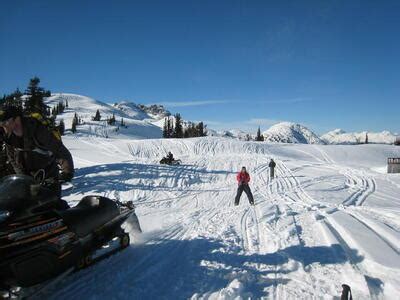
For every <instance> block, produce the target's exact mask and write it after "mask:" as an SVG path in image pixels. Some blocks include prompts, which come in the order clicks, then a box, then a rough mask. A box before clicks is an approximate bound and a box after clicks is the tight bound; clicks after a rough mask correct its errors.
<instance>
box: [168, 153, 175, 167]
mask: <svg viewBox="0 0 400 300" xmlns="http://www.w3.org/2000/svg"><path fill="white" fill-rule="evenodd" d="M167 160H168V163H170V164H172V162H173V161H174V155H173V154H172V152H171V151H169V152H168V154H167Z"/></svg>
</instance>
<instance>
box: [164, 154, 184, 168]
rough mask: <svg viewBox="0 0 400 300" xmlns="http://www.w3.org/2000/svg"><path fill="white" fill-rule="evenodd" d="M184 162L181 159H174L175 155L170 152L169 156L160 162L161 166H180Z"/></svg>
mask: <svg viewBox="0 0 400 300" xmlns="http://www.w3.org/2000/svg"><path fill="white" fill-rule="evenodd" d="M181 163H182V161H181V160H180V159H174V155H173V154H172V153H171V151H170V152H168V154H167V156H165V157H163V158H162V159H161V160H160V164H166V165H180V164H181Z"/></svg>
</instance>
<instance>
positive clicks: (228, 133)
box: [207, 128, 248, 140]
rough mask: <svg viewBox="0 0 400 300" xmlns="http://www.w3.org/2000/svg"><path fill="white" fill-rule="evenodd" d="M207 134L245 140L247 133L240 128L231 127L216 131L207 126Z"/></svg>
mask: <svg viewBox="0 0 400 300" xmlns="http://www.w3.org/2000/svg"><path fill="white" fill-rule="evenodd" d="M207 132H208V136H216V137H226V138H234V139H239V140H246V137H247V135H248V134H247V133H246V132H244V131H243V130H240V129H231V130H220V131H216V130H213V129H209V128H207Z"/></svg>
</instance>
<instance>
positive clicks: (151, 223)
mask: <svg viewBox="0 0 400 300" xmlns="http://www.w3.org/2000/svg"><path fill="white" fill-rule="evenodd" d="M64 142H65V144H66V145H67V147H68V148H69V149H71V151H72V154H73V157H74V160H75V163H76V167H77V170H76V176H75V179H74V181H73V187H69V188H67V189H66V190H64V191H63V194H64V196H65V198H66V199H67V200H68V201H69V202H70V204H71V205H73V204H75V203H76V201H77V200H79V199H80V198H81V197H82V196H83V195H87V194H98V195H105V196H109V197H119V198H120V199H121V200H122V201H127V200H132V201H134V203H135V205H136V207H137V210H136V211H137V214H138V217H139V219H140V221H141V225H142V228H143V230H144V233H143V234H142V235H141V236H140V237H137V236H133V239H132V245H131V247H129V248H128V249H126V250H125V251H124V252H122V253H119V254H117V255H114V256H111V257H110V258H108V259H106V260H105V261H102V262H100V263H98V264H97V265H94V266H92V267H90V268H87V269H85V270H82V271H79V272H77V273H74V274H72V275H71V276H70V277H69V278H67V279H65V280H64V281H63V283H62V284H61V285H60V286H57V288H56V289H53V292H52V294H50V295H48V297H46V298H50V299H89V298H90V299H160V298H163V299H260V298H265V299H336V298H338V297H339V296H340V291H341V284H343V283H346V284H349V285H350V286H351V288H352V291H353V298H354V299H397V298H398V295H399V294H400V279H399V278H400V218H399V217H400V199H399V197H398V195H399V194H400V176H399V174H384V171H383V170H384V169H385V167H386V159H387V157H389V156H400V148H399V147H396V146H393V145H353V146H340V145H339V146H336V145H306V144H279V143H258V142H243V141H239V140H236V139H227V138H211V137H208V138H192V139H150V140H141V141H134V140H131V139H104V138H101V137H95V136H83V137H79V138H75V137H74V136H66V137H65V139H64ZM167 151H172V152H173V154H174V155H175V156H176V157H177V158H180V159H182V161H183V164H182V165H180V166H165V165H160V164H158V161H159V159H160V158H161V157H162V156H163V155H165V153H166V152H167ZM271 157H273V158H274V159H275V161H276V162H277V168H276V174H277V178H275V179H274V180H272V179H271V178H269V176H268V162H269V159H270V158H271ZM243 165H244V166H246V167H247V169H248V170H249V172H250V175H251V181H250V187H251V189H252V191H253V194H254V197H255V203H256V205H255V206H254V207H250V206H249V204H248V201H247V199H246V195H242V199H241V202H240V204H239V206H234V205H233V200H234V197H235V193H236V188H237V184H236V172H237V171H238V169H240V167H241V166H243ZM375 170H377V171H379V172H377V171H375Z"/></svg>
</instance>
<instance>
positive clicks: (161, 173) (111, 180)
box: [63, 163, 233, 196]
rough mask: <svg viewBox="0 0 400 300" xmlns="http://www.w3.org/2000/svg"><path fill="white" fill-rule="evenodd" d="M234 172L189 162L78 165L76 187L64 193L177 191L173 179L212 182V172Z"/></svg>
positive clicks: (214, 174)
mask: <svg viewBox="0 0 400 300" xmlns="http://www.w3.org/2000/svg"><path fill="white" fill-rule="evenodd" d="M229 174H233V172H230V171H225V170H207V169H203V168H198V167H195V166H190V165H178V166H168V165H157V164H139V163H115V164H104V165H96V166H91V167H85V168H79V169H77V170H76V173H75V177H74V180H73V188H68V189H65V190H64V191H63V196H69V195H71V194H73V193H77V192H79V193H80V194H85V193H100V194H104V192H106V191H122V192H123V191H130V190H152V191H157V190H162V191H177V190H179V187H177V186H176V184H175V185H174V182H172V184H171V182H169V181H168V180H172V181H176V180H178V179H179V180H180V181H182V182H183V184H184V186H185V189H184V190H185V191H189V190H188V189H187V187H188V186H190V185H193V184H201V183H204V182H209V180H210V176H216V175H229ZM129 179H137V180H138V181H139V183H137V184H132V183H129V182H126V181H127V180H129ZM142 180H146V181H147V182H151V181H152V180H154V181H156V180H161V181H163V180H165V181H168V184H164V185H160V184H159V183H154V184H151V183H150V184H144V183H142Z"/></svg>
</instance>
